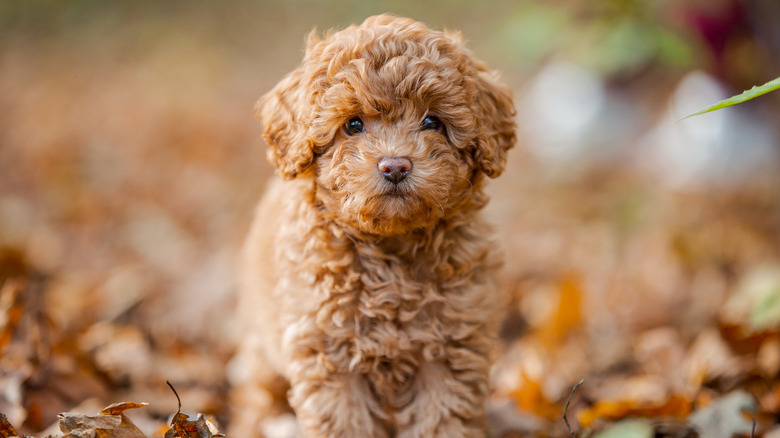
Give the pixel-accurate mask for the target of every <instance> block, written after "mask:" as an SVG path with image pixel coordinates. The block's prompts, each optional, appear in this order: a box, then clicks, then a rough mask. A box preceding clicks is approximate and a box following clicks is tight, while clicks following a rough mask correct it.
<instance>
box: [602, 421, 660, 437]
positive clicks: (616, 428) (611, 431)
mask: <svg viewBox="0 0 780 438" xmlns="http://www.w3.org/2000/svg"><path fill="white" fill-rule="evenodd" d="M594 438H653V428H652V427H651V426H650V423H649V422H647V421H643V420H626V421H621V422H619V423H616V424H614V425H612V426H610V427H609V428H607V429H605V430H603V431H601V432H599V433H597V434H596V435H595V436H594Z"/></svg>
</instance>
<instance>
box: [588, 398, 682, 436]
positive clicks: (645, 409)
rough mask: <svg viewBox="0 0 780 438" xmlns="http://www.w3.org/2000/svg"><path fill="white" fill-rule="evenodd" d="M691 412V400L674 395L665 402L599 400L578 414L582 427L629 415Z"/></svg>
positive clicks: (672, 415)
mask: <svg viewBox="0 0 780 438" xmlns="http://www.w3.org/2000/svg"><path fill="white" fill-rule="evenodd" d="M690 412H691V401H690V400H688V399H687V398H685V397H681V396H672V397H670V398H669V399H668V400H667V401H666V402H665V403H662V404H649V403H642V404H640V403H637V402H635V401H633V400H617V401H598V402H596V403H594V404H593V406H591V407H590V408H588V409H585V410H584V411H581V412H580V413H579V415H578V416H577V418H578V420H579V422H580V425H582V427H584V428H586V427H590V426H591V425H593V423H595V422H596V420H599V419H608V420H619V419H622V418H627V417H642V418H654V417H673V418H684V417H686V416H688V414H690Z"/></svg>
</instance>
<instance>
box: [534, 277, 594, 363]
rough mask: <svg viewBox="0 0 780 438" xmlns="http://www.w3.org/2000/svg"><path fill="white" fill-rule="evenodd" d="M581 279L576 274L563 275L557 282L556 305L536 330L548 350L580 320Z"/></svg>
mask: <svg viewBox="0 0 780 438" xmlns="http://www.w3.org/2000/svg"><path fill="white" fill-rule="evenodd" d="M582 295H583V291H582V280H581V279H580V277H579V276H578V275H576V274H568V275H565V276H563V277H562V278H561V279H560V281H559V283H558V306H557V307H556V309H555V311H554V312H553V313H552V315H550V317H549V318H548V319H547V321H545V322H544V323H543V324H542V325H541V326H540V327H539V330H538V332H537V336H538V337H539V340H540V341H541V342H542V344H544V346H545V347H547V348H548V349H549V350H552V349H554V348H555V347H557V346H558V345H559V344H560V343H561V341H562V340H564V339H565V338H566V336H567V335H568V334H569V333H570V332H571V331H572V329H574V328H575V327H577V326H578V325H579V324H580V323H581V322H582V310H581V308H582Z"/></svg>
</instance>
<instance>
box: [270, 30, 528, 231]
mask: <svg viewBox="0 0 780 438" xmlns="http://www.w3.org/2000/svg"><path fill="white" fill-rule="evenodd" d="M257 110H258V117H260V118H261V119H262V120H263V122H264V128H263V138H264V139H265V140H266V142H268V144H269V145H270V146H271V149H270V151H269V154H268V157H269V160H270V161H271V163H272V164H273V165H274V166H275V167H276V169H277V171H278V173H279V174H280V175H281V176H283V177H285V178H288V179H291V178H295V177H298V176H301V175H310V176H311V177H313V178H314V180H315V182H316V186H317V195H316V196H317V200H318V202H320V203H321V204H322V205H323V207H324V210H325V212H326V214H329V215H331V217H332V218H333V219H334V220H337V221H339V222H340V223H342V224H345V225H347V226H353V227H356V228H358V229H359V230H361V231H363V232H367V233H371V234H380V235H394V234H400V233H406V232H409V231H411V230H414V229H416V228H422V227H428V226H432V225H434V224H436V223H437V222H438V221H439V220H440V219H442V218H446V217H448V216H450V215H452V214H453V213H454V212H455V211H457V210H458V209H460V208H463V207H464V205H467V204H468V202H469V200H470V198H471V197H472V189H473V187H474V185H476V184H478V183H479V181H480V180H481V177H482V175H483V174H484V175H487V176H489V177H497V176H498V175H500V174H501V172H502V171H503V169H504V166H505V164H506V153H507V150H508V149H509V148H511V147H512V146H513V145H514V142H515V122H514V119H513V118H514V107H513V104H512V97H511V93H510V91H509V89H507V88H506V87H504V86H502V85H500V84H498V83H497V82H496V80H495V78H494V77H493V75H491V74H490V72H488V70H487V69H486V68H485V66H484V65H483V64H482V63H480V62H479V61H477V60H475V59H474V58H473V57H472V55H471V53H470V52H469V51H468V50H467V49H466V48H465V47H464V46H463V44H462V42H461V41H460V38H459V36H458V35H455V34H450V33H444V32H436V31H432V30H430V29H428V28H427V27H425V25H423V24H421V23H418V22H415V21H413V20H410V19H405V18H397V17H393V16H389V15H379V16H375V17H371V18H368V19H367V20H366V21H365V22H364V23H363V24H361V25H359V26H351V27H349V28H347V29H344V30H342V31H340V32H337V33H334V34H332V35H329V36H326V37H325V38H324V39H320V38H318V37H317V36H316V35H315V34H314V33H312V34H311V35H310V36H309V40H308V44H307V49H306V56H305V57H304V60H303V63H302V64H301V66H300V67H299V68H298V69H296V70H295V71H293V72H292V73H290V74H289V75H288V76H287V77H285V78H284V79H283V80H282V81H281V82H280V83H279V84H278V85H277V86H276V87H275V88H274V89H273V90H271V91H270V92H269V93H268V94H266V95H265V96H263V97H262V98H261V99H260V101H259V102H258V105H257Z"/></svg>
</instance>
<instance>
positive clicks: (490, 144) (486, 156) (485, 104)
mask: <svg viewBox="0 0 780 438" xmlns="http://www.w3.org/2000/svg"><path fill="white" fill-rule="evenodd" d="M475 83H476V84H475V86H476V90H477V96H476V101H475V104H476V105H475V106H476V111H477V115H478V126H479V134H478V136H477V139H476V145H475V147H476V151H475V157H474V158H475V162H476V164H477V167H478V168H479V169H480V170H481V171H482V172H483V173H484V174H485V175H487V176H489V177H491V178H496V177H497V176H499V175H501V172H503V171H504V167H506V156H507V151H508V150H509V149H511V148H512V147H513V146H514V145H515V140H516V135H515V129H516V124H515V119H514V118H515V107H514V103H513V101H512V91H511V90H510V89H509V88H508V87H506V86H504V85H501V84H500V83H498V81H497V80H496V79H495V77H494V76H493V75H491V74H489V73H488V72H485V71H482V72H479V74H478V76H477V78H476V81H475Z"/></svg>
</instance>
